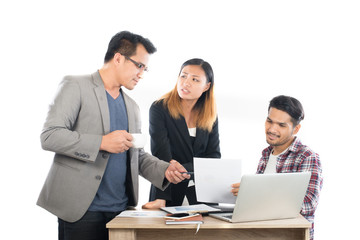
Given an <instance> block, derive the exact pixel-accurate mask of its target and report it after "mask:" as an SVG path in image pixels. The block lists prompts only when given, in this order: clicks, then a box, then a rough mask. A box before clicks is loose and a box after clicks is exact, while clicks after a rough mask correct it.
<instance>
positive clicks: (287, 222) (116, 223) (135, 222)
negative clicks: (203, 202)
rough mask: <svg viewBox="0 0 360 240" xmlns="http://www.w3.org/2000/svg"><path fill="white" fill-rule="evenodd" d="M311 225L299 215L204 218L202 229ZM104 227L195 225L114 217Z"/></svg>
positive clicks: (298, 226)
mask: <svg viewBox="0 0 360 240" xmlns="http://www.w3.org/2000/svg"><path fill="white" fill-rule="evenodd" d="M310 226H311V224H310V223H309V222H308V221H307V220H306V219H305V218H304V217H303V216H301V215H299V216H298V217H297V218H291V219H281V220H269V221H256V222H245V223H228V222H225V221H222V220H218V219H215V218H212V217H209V216H206V217H204V224H202V225H201V228H202V229H219V228H221V229H249V228H252V229H253V228H310ZM106 227H107V228H109V229H112V228H121V229H150V228H151V229H164V228H166V229H178V228H181V229H193V228H196V227H197V225H196V224H184V225H182V224H178V225H176V224H173V225H166V224H165V220H164V219H163V218H135V217H134V218H128V217H126V218H124V217H116V218H114V219H113V220H111V221H110V222H109V223H108V224H106Z"/></svg>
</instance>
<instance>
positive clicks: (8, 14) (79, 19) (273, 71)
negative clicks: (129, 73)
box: [0, 0, 360, 240]
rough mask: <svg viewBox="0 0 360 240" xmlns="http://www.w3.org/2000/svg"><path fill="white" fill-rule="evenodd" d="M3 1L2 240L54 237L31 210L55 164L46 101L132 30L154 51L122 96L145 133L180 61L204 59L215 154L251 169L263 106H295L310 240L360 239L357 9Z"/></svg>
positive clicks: (323, 4)
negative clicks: (215, 115) (286, 99)
mask: <svg viewBox="0 0 360 240" xmlns="http://www.w3.org/2000/svg"><path fill="white" fill-rule="evenodd" d="M1 5H2V6H1V7H0V9H1V10H0V11H1V14H0V25H1V33H2V34H1V36H2V37H1V38H0V39H1V40H0V41H1V44H0V66H1V72H2V77H1V82H2V87H1V88H0V98H1V99H0V100H1V101H0V104H1V112H2V114H1V120H0V121H1V127H2V129H3V130H2V132H3V135H2V136H3V141H2V144H1V149H2V152H3V154H2V163H5V164H2V167H1V172H2V179H3V180H2V181H1V192H2V193H1V196H2V197H1V203H0V207H1V209H2V211H1V213H2V216H1V219H2V220H1V222H2V230H1V233H0V238H1V239H5V237H4V236H9V234H11V236H13V237H11V238H10V239H25V238H26V237H29V238H30V239H38V240H40V239H56V237H57V220H56V218H55V217H54V216H53V215H51V214H50V213H48V212H46V211H45V210H43V209H41V208H39V207H37V206H36V205H35V202H36V200H37V196H38V194H39V192H40V189H41V187H42V184H43V182H44V180H45V177H46V175H47V173H48V170H49V167H50V164H51V159H52V156H53V154H52V153H50V152H45V151H43V150H42V149H41V146H40V140H39V135H40V132H41V128H42V125H43V123H44V121H45V117H46V113H47V109H48V105H49V103H50V102H51V100H52V98H53V96H54V95H55V92H56V89H57V86H58V84H59V82H60V80H61V78H62V77H63V76H64V75H67V74H83V73H92V72H94V71H96V70H97V69H98V68H100V67H101V66H102V62H103V57H104V54H105V52H106V49H107V44H108V42H109V40H110V38H111V37H112V36H113V35H114V34H115V33H116V32H118V31H121V30H129V31H132V32H135V33H139V34H141V35H143V36H145V37H147V38H149V39H150V40H151V41H152V42H153V43H154V44H155V46H156V47H157V48H158V52H157V53H156V54H154V55H153V56H152V57H151V60H150V72H149V73H148V74H147V76H146V77H145V79H143V80H142V81H141V82H140V83H139V84H138V86H137V87H136V88H135V90H133V91H127V92H128V94H129V95H130V96H132V97H133V98H134V99H135V100H136V101H137V102H138V103H139V106H140V108H141V111H142V117H143V132H145V133H148V109H149V106H150V104H151V103H152V102H153V101H154V100H155V99H157V98H158V97H160V96H161V95H162V94H164V93H165V92H167V91H169V90H170V89H172V88H173V86H174V85H175V82H176V79H177V74H178V72H179V68H180V66H181V64H182V63H183V62H184V61H185V60H187V59H190V58H193V57H200V58H203V59H205V60H207V61H208V62H210V64H211V65H212V66H213V69H214V73H215V91H216V97H217V106H218V110H219V124H220V138H221V139H220V140H221V151H222V155H223V157H224V158H241V159H243V171H242V172H243V173H254V172H255V171H256V166H257V162H258V160H259V158H260V153H261V150H262V149H263V148H265V147H266V142H265V136H264V121H265V118H266V114H267V106H268V102H269V100H270V99H271V98H272V97H274V96H276V95H279V94H286V95H291V96H294V97H296V98H298V99H299V100H300V101H301V102H302V103H303V106H304V109H305V120H304V121H303V123H302V129H301V130H300V133H299V137H300V138H301V139H302V141H303V142H304V143H305V144H307V145H309V146H310V147H311V148H312V149H314V150H315V151H316V152H318V153H319V154H320V157H321V161H322V164H323V172H324V188H323V191H322V193H321V199H320V204H319V207H318V210H317V214H316V215H317V216H316V239H330V238H331V239H351V238H352V239H353V238H354V236H355V234H357V231H356V229H357V227H358V221H357V220H356V219H357V216H358V214H359V213H360V211H359V204H358V203H359V201H360V198H359V196H358V195H359V194H357V192H358V184H359V180H358V177H357V173H358V165H357V164H358V162H359V160H360V159H359V154H358V150H357V148H358V147H359V140H358V136H359V133H360V132H359V129H358V127H357V122H358V120H359V115H360V114H359V108H358V104H359V102H360V97H359V93H358V92H359V87H358V84H357V83H356V81H359V77H360V73H359V72H360V71H359V66H360V65H359V64H360V57H359V56H360V47H359V46H360V44H359V42H360V34H359V27H360V26H359V25H360V15H359V12H360V7H359V4H358V3H357V1H347V0H341V1H340V0H339V1H331V0H329V1H316V0H312V1H306V0H305V1H246V2H245V1H235V0H234V1H230V0H223V1H211V0H206V1H194V0H192V1H188V0H182V1H143V0H138V1H131V2H130V1H126V2H125V1H120V0H118V1H106V0H103V1H90V0H87V1H64V0H63V1H37V0H35V1H25V0H20V1H12V2H11V3H7V4H6V5H4V4H3V3H1ZM146 149H147V150H149V143H148V145H147V146H146ZM217 177H221V176H217ZM140 187H141V188H140V203H139V205H142V204H144V203H145V202H146V201H147V198H148V189H149V183H148V182H146V180H143V179H142V181H141V186H140ZM4 213H5V214H4ZM4 224H5V225H4Z"/></svg>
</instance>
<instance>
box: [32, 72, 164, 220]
mask: <svg viewBox="0 0 360 240" xmlns="http://www.w3.org/2000/svg"><path fill="white" fill-rule="evenodd" d="M123 96H124V101H125V105H126V109H127V115H128V122H129V132H130V133H140V132H141V120H140V112H139V107H138V105H137V104H136V103H135V101H134V100H132V99H131V98H130V97H129V96H127V95H126V94H125V93H124V92H123ZM109 132H110V116H109V109H108V103H107V98H106V91H105V88H104V84H103V81H102V79H101V77H100V74H99V72H95V73H93V74H91V75H83V76H66V77H65V78H64V79H63V81H62V82H61V84H60V89H59V91H58V93H57V95H56V97H55V99H54V102H53V103H52V104H51V105H50V109H49V112H48V116H47V119H46V122H45V124H44V128H43V131H42V133H41V144H42V147H43V149H44V150H49V151H53V152H55V156H54V160H53V163H52V166H51V168H50V171H49V174H48V176H47V179H46V181H45V184H44V186H43V189H42V191H41V193H40V196H39V198H38V201H37V204H38V205H39V206H41V207H43V208H45V209H46V210H48V211H49V212H51V213H53V214H55V215H56V216H58V217H59V218H61V219H63V220H65V221H68V222H75V221H77V220H79V219H80V218H81V217H82V216H83V215H84V214H85V212H86V211H87V209H88V208H89V206H90V204H91V203H92V201H93V199H94V196H95V194H96V192H97V190H98V188H99V185H100V182H101V179H102V176H103V174H104V172H105V168H106V165H107V162H108V159H109V155H110V154H109V153H108V152H105V151H99V148H100V144H101V140H102V136H103V135H105V134H107V133H109ZM168 166H169V164H168V163H167V162H165V161H161V160H159V159H158V158H156V157H153V156H152V155H150V154H148V153H146V152H144V150H143V149H133V148H130V149H129V152H128V171H127V172H128V176H127V178H126V179H127V180H126V185H127V194H128V197H129V206H136V205H137V202H138V189H139V188H138V185H139V182H138V175H139V174H140V175H141V176H143V177H144V178H146V179H148V180H149V181H150V182H152V183H153V184H154V185H155V186H157V187H158V188H161V189H164V188H165V187H166V186H167V185H168V183H167V181H164V173H165V170H166V168H167V167H168ZM164 183H166V184H164Z"/></svg>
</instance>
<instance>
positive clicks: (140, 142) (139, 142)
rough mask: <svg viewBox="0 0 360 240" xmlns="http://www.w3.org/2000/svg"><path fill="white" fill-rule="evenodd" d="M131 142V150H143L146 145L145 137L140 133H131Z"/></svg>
mask: <svg viewBox="0 0 360 240" xmlns="http://www.w3.org/2000/svg"><path fill="white" fill-rule="evenodd" d="M131 135H132V137H133V140H132V141H131V143H132V144H133V146H132V147H133V148H143V147H144V146H145V143H146V136H145V134H142V133H132V134H131Z"/></svg>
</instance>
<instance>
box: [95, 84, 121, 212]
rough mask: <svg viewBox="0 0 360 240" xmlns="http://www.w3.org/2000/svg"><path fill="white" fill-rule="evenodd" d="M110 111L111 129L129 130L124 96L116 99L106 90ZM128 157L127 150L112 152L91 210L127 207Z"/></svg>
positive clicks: (105, 210) (107, 210) (115, 209)
mask: <svg viewBox="0 0 360 240" xmlns="http://www.w3.org/2000/svg"><path fill="white" fill-rule="evenodd" d="M106 96H107V101H108V105H109V113H110V131H111V132H112V131H115V130H126V131H128V118H127V113H126V106H125V102H124V98H123V96H122V94H121V91H120V95H119V96H118V97H117V98H116V99H114V98H112V96H110V94H109V93H108V92H106ZM126 159H127V151H125V152H123V153H116V154H115V153H112V154H110V158H109V160H108V164H107V166H106V169H105V173H104V176H103V178H102V180H101V183H100V187H99V189H98V191H97V193H96V196H95V198H94V200H93V202H92V204H91V205H90V207H89V211H100V212H118V211H123V210H125V209H126V207H127V203H128V197H127V196H126V186H125V181H126Z"/></svg>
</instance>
